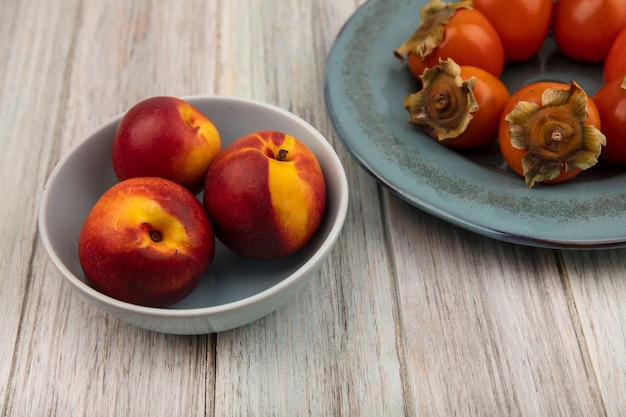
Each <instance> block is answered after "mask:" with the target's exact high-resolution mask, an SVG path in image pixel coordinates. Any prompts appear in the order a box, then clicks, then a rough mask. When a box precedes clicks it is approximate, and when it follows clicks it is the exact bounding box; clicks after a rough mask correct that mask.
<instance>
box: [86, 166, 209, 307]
mask: <svg viewBox="0 0 626 417" xmlns="http://www.w3.org/2000/svg"><path fill="white" fill-rule="evenodd" d="M78 251H79V260H80V264H81V266H82V268H83V271H84V273H85V276H86V277H87V279H88V281H89V282H90V283H91V285H92V286H93V287H94V288H95V289H97V290H98V291H100V292H102V293H104V294H106V295H108V296H110V297H113V298H116V299H119V300H122V301H126V302H129V303H133V304H138V305H143V306H151V307H165V306H168V305H170V304H173V303H176V302H178V301H180V300H182V299H183V298H184V297H186V296H187V295H189V294H190V293H191V292H192V291H193V290H194V289H195V288H196V287H197V285H198V284H199V283H200V280H201V279H202V276H203V274H204V272H205V271H206V270H207V269H208V268H209V266H210V265H211V263H212V261H213V256H214V251H215V236H214V234H213V228H212V227H211V223H210V220H209V218H208V216H207V214H206V212H205V210H204V208H203V207H202V204H201V203H200V201H199V200H198V199H197V198H196V197H195V196H194V195H193V194H192V193H191V192H189V191H188V190H187V189H185V188H184V187H182V186H180V185H179V184H176V183H174V182H172V181H169V180H166V179H163V178H156V177H137V178H131V179H127V180H124V181H121V182H119V183H117V184H115V185H114V186H112V187H111V188H109V189H108V190H107V191H106V192H105V193H104V194H103V195H102V196H101V197H100V199H99V200H98V201H97V202H96V204H95V206H94V207H93V208H92V209H91V211H90V212H89V214H88V216H87V218H86V220H85V222H84V223H83V227H82V229H81V232H80V235H79V238H78Z"/></svg>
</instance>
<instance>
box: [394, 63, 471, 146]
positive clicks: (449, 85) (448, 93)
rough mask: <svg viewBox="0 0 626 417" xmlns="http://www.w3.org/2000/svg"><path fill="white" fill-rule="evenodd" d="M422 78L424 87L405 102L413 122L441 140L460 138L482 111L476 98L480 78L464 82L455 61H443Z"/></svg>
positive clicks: (410, 95) (409, 96)
mask: <svg viewBox="0 0 626 417" xmlns="http://www.w3.org/2000/svg"><path fill="white" fill-rule="evenodd" d="M420 78H421V80H422V88H421V89H420V90H419V91H418V92H416V93H413V94H409V95H408V96H407V97H406V98H405V99H404V108H405V109H406V110H407V111H408V112H409V123H412V124H414V125H416V126H419V127H420V128H422V129H423V130H424V131H425V132H427V133H428V134H429V135H430V136H432V137H433V138H435V139H437V140H439V141H444V140H446V139H451V138H455V137H457V136H459V135H460V134H461V133H463V132H464V131H465V129H467V126H468V125H469V123H470V121H471V120H472V118H473V116H472V113H473V112H475V111H476V110H478V108H479V106H478V102H477V101H476V97H475V95H474V86H475V83H476V79H475V78H474V77H471V78H470V79H469V80H463V78H461V67H460V66H459V65H458V64H457V63H455V62H454V61H453V60H452V59H448V60H439V65H436V66H434V67H432V68H427V69H425V70H424V73H423V74H422V75H421V77H420Z"/></svg>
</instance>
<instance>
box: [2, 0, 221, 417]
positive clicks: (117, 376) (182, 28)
mask: <svg viewBox="0 0 626 417" xmlns="http://www.w3.org/2000/svg"><path fill="white" fill-rule="evenodd" d="M61 3H62V2H57V6H58V7H57V8H56V9H55V8H54V7H51V6H54V5H53V4H52V3H46V6H44V5H43V4H40V5H38V6H37V5H35V4H33V5H32V8H33V9H36V8H37V7H39V8H40V9H41V10H42V11H41V14H40V15H38V16H35V17H32V16H31V19H34V20H33V21H31V24H32V25H43V26H45V27H47V26H50V27H51V28H56V27H64V28H67V27H68V26H69V27H70V28H71V27H72V25H75V24H76V22H78V24H79V27H78V28H77V30H76V31H75V33H73V35H75V37H74V38H75V44H74V47H73V48H74V51H73V56H72V62H71V66H70V70H71V71H70V72H69V73H68V77H67V79H66V80H65V87H66V89H65V90H64V91H53V92H50V95H51V96H52V97H53V98H55V97H56V98H58V97H66V100H67V105H66V107H65V108H64V109H60V110H57V111H55V112H53V115H54V116H56V115H58V114H60V115H61V117H59V116H56V117H57V118H59V119H60V120H59V123H60V124H61V125H60V127H59V128H58V129H59V130H60V135H59V137H54V138H50V137H47V139H46V140H42V139H41V138H39V137H37V135H35V134H34V133H35V132H31V134H32V142H33V143H34V142H37V141H41V142H42V143H43V144H44V145H46V146H51V145H52V144H54V145H55V147H56V148H57V149H60V152H61V153H62V154H64V153H65V152H67V150H68V149H69V148H70V147H72V146H73V145H75V144H76V143H78V142H79V141H80V140H81V138H82V137H84V135H86V134H88V133H89V132H90V131H91V130H93V129H95V128H96V127H97V126H99V125H100V124H102V123H104V122H106V121H108V120H109V119H110V118H111V117H113V116H114V115H116V114H118V113H120V112H123V111H125V110H126V109H127V108H128V107H129V106H130V105H132V104H134V103H135V102H137V101H139V100H140V99H142V98H145V97H147V96H152V95H159V94H171V95H190V94H199V93H210V92H212V90H213V88H214V83H215V62H214V56H215V53H214V51H215V50H216V45H215V39H216V35H215V31H214V29H215V28H216V23H215V22H216V16H217V13H216V8H217V7H218V6H219V4H217V3H215V2H205V1H200V0H198V1H187V2H177V3H175V5H174V3H171V5H170V4H169V3H168V6H167V7H163V6H161V5H159V7H157V6H156V5H155V4H152V3H148V2H127V1H123V0H122V1H110V2H109V1H107V2H100V1H87V2H85V3H84V4H83V5H82V8H81V9H79V10H77V12H80V14H79V15H78V16H76V12H75V13H74V14H72V13H70V14H67V13H63V12H67V10H65V9H63V8H62V7H60V6H59V4H61ZM24 4H26V3H24ZM153 6H154V7H153ZM51 9H52V10H51ZM55 13H57V14H58V16H57V19H56V20H52V21H51V22H49V21H48V19H50V16H52V17H54V16H55ZM32 33H39V32H38V30H36V29H35V28H33V27H31V28H29V29H28V31H27V32H26V34H32ZM26 34H25V35H24V36H26ZM53 35H54V34H50V33H47V32H42V35H41V36H47V37H48V38H49V39H51V40H52V39H54V38H55V37H56V38H57V39H56V41H55V42H61V43H62V44H64V45H68V46H70V45H72V41H71V40H70V39H58V38H59V36H53ZM27 43H28V42H27V41H26V40H22V44H27ZM35 46H36V48H35V50H34V51H32V54H33V56H38V55H39V54H42V53H44V50H45V48H46V45H45V44H43V43H42V44H41V45H38V44H35ZM45 53H46V54H51V53H52V52H45ZM64 65H65V64H64V63H62V65H61V67H62V68H63V66H64ZM46 67H47V66H44V65H40V68H46ZM37 75H38V76H40V75H41V74H37ZM37 82H39V81H37ZM46 84H54V85H55V86H59V85H64V82H63V78H62V77H60V79H59V80H46ZM35 85H38V84H34V85H33V86H32V87H34V86H35ZM33 90H34V88H33ZM16 94H17V93H16ZM53 104H54V103H53ZM36 110H38V111H37V113H36V114H38V115H39V114H45V111H44V110H45V109H41V108H36ZM53 110H54V109H53ZM26 116H27V115H26V114H24V117H26ZM31 117H32V115H31ZM27 121H31V120H22V122H24V123H23V124H24V125H27V124H28V123H25V122H27ZM39 130H45V129H41V128H40V129H39ZM37 133H39V132H37ZM57 134H59V132H57ZM13 137H14V138H15V140H16V141H18V139H23V137H24V135H23V134H21V133H18V132H16V133H15V134H14V136H13ZM39 146H43V145H39ZM35 149H36V148H35ZM16 154H18V155H24V157H25V156H26V154H25V153H23V152H21V153H20V152H16ZM54 156H56V157H58V156H59V155H58V153H57V154H56V155H54ZM44 168H45V169H47V168H48V166H47V164H46V163H45V162H44ZM40 180H41V178H40ZM37 185H38V187H41V181H40V182H39V183H38V184H37ZM32 193H34V191H33V192H32ZM26 201H27V203H28V204H32V201H33V199H32V198H31V199H28V200H26ZM22 211H26V212H28V211H27V210H22ZM18 227H19V225H18ZM25 241H26V242H27V243H29V244H30V243H31V242H32V238H28V239H25ZM6 247H7V246H3V249H4V248H6ZM23 260H24V258H23V257H22V261H23ZM26 260H27V261H28V257H27V258H26ZM27 275H28V271H18V272H16V273H15V276H27ZM30 277H31V279H30V282H29V283H28V298H27V303H26V306H25V308H24V312H23V319H22V321H21V331H20V341H19V345H18V348H17V350H16V352H15V358H14V364H15V365H14V368H13V371H12V374H11V385H10V387H9V392H8V394H7V395H8V398H9V401H8V404H7V407H6V410H7V411H6V414H7V415H32V416H38V415H50V416H52V415H60V416H66V415H74V416H77V415H84V416H92V415H124V416H132V415H135V416H145V415H151V416H172V415H205V414H206V415H212V409H213V391H214V388H213V384H214V376H215V372H214V369H213V357H214V350H215V345H214V340H215V338H214V336H198V337H174V336H166V335H162V334H158V333H151V332H147V331H143V330H141V329H138V328H135V327H132V326H130V325H127V324H125V323H122V322H120V321H118V320H115V319H113V318H111V317H110V316H108V315H106V314H104V313H102V312H100V311H99V310H98V309H96V308H95V307H92V306H91V305H90V304H88V303H86V302H85V301H84V300H83V299H82V298H81V297H80V296H79V295H78V293H77V292H75V291H73V290H72V289H71V288H70V287H69V286H68V285H66V284H65V283H63V282H62V280H61V277H60V275H59V274H58V273H57V272H56V270H55V269H54V267H53V266H52V264H51V262H50V261H49V259H48V257H47V254H46V253H45V250H44V249H43V247H41V246H38V247H37V250H36V253H35V256H34V257H33V260H32V270H31V272H30ZM22 285H24V284H23V283H22ZM14 292H15V291H14ZM3 296H4V295H3ZM16 299H17V300H21V299H22V297H21V296H18V297H16ZM8 353H9V355H10V354H11V351H9V352H8Z"/></svg>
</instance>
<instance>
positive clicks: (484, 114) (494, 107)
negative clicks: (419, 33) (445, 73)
mask: <svg viewBox="0 0 626 417" xmlns="http://www.w3.org/2000/svg"><path fill="white" fill-rule="evenodd" d="M471 77H474V78H475V79H476V81H475V83H476V84H475V86H474V96H475V97H476V101H477V102H478V105H479V108H478V110H476V111H475V112H474V113H472V116H473V118H472V120H471V121H470V123H469V125H468V126H467V128H466V129H465V131H464V132H463V133H461V134H460V135H459V136H457V137H456V138H452V139H446V140H444V141H442V142H441V143H442V144H443V145H445V146H447V147H449V148H454V149H470V148H478V147H481V146H485V145H488V144H490V143H492V142H493V141H495V140H496V139H497V137H498V127H499V123H500V116H501V114H502V110H503V109H504V106H505V105H506V103H507V102H508V100H509V96H510V95H509V91H508V90H507V88H506V86H505V85H504V84H503V83H502V81H500V79H498V78H497V77H496V76H494V75H493V74H491V73H490V72H487V71H485V70H484V69H482V68H478V67H473V66H468V65H466V66H461V78H463V79H464V80H468V79H470V78H471Z"/></svg>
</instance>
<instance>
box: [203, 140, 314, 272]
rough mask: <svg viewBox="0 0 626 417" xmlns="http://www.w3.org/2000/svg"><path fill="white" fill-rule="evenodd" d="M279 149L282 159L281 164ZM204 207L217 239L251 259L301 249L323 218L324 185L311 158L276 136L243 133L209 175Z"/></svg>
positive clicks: (300, 145) (298, 144) (280, 255)
mask: <svg viewBox="0 0 626 417" xmlns="http://www.w3.org/2000/svg"><path fill="white" fill-rule="evenodd" d="M281 150H286V151H287V154H286V159H285V160H283V161H280V160H279V157H278V155H279V154H280V151H281ZM203 202H204V207H205V210H206V211H207V213H208V215H209V217H210V219H211V221H212V222H213V226H214V230H215V235H216V237H217V238H218V239H219V240H220V241H221V242H222V243H223V244H224V246H226V247H227V248H229V249H230V250H231V251H233V252H235V253H237V254H239V255H241V256H243V257H246V258H250V259H258V260H271V259H279V258H284V257H286V256H289V255H291V254H293V253H295V252H296V251H298V250H299V249H301V248H302V247H303V246H304V245H305V244H306V243H307V242H308V241H309V240H310V239H311V238H312V237H313V235H314V234H315V232H316V231H317V229H318V227H319V225H320V224H321V221H322V219H323V217H324V212H325V207H326V183H325V180H324V175H323V172H322V169H321V166H320V165H319V162H318V161H317V159H316V157H315V155H314V154H313V153H312V152H311V150H310V149H309V148H308V147H306V145H304V143H302V142H301V141H299V140H298V139H296V138H294V137H293V136H290V135H288V134H285V133H283V132H279V131H269V130H267V131H258V132H252V133H250V134H247V135H245V136H243V137H241V138H239V139H237V140H235V141H234V142H233V143H231V144H230V145H229V146H228V147H226V148H225V149H224V150H223V151H222V152H221V153H220V154H219V155H218V157H217V158H216V159H215V161H214V162H213V164H212V165H211V168H210V169H209V172H208V173H207V177H206V182H205V187H204V196H203Z"/></svg>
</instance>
